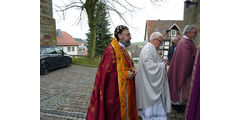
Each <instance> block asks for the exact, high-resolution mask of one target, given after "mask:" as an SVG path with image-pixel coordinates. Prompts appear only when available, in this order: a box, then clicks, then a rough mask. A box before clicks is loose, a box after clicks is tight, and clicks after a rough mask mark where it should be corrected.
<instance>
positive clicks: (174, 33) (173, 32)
mask: <svg viewBox="0 0 240 120" xmlns="http://www.w3.org/2000/svg"><path fill="white" fill-rule="evenodd" d="M170 36H171V38H172V37H175V36H177V30H171V34H170Z"/></svg>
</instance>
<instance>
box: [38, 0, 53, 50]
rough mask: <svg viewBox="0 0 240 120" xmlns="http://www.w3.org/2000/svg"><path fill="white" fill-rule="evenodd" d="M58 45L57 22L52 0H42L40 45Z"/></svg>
mask: <svg viewBox="0 0 240 120" xmlns="http://www.w3.org/2000/svg"><path fill="white" fill-rule="evenodd" d="M55 45H56V24H55V19H54V18H53V15H52V0H40V46H55Z"/></svg>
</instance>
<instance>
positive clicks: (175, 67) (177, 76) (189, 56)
mask: <svg viewBox="0 0 240 120" xmlns="http://www.w3.org/2000/svg"><path fill="white" fill-rule="evenodd" d="M196 50H197V49H196V47H195V44H194V43H193V41H192V40H190V39H187V38H184V37H182V39H181V40H180V41H179V42H178V45H177V47H176V51H175V52H174V54H173V58H172V60H171V64H170V67H169V70H168V74H167V75H168V83H169V88H170V95H171V100H172V102H180V103H182V102H184V101H186V102H187V101H188V94H189V90H190V83H191V74H192V68H193V63H194V58H195V55H196Z"/></svg>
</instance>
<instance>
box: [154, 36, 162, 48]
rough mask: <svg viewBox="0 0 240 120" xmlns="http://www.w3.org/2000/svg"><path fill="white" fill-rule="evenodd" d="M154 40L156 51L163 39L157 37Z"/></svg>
mask: <svg viewBox="0 0 240 120" xmlns="http://www.w3.org/2000/svg"><path fill="white" fill-rule="evenodd" d="M155 40H156V41H157V42H156V49H158V48H159V46H160V45H162V43H163V39H162V37H159V38H157V39H155Z"/></svg>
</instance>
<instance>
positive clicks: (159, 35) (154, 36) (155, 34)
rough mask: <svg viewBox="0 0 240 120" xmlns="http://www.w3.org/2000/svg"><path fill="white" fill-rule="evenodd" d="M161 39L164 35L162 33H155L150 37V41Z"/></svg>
mask: <svg viewBox="0 0 240 120" xmlns="http://www.w3.org/2000/svg"><path fill="white" fill-rule="evenodd" d="M159 37H162V34H161V33H160V32H153V33H152V34H151V36H150V41H152V40H153V39H157V38H159Z"/></svg>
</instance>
